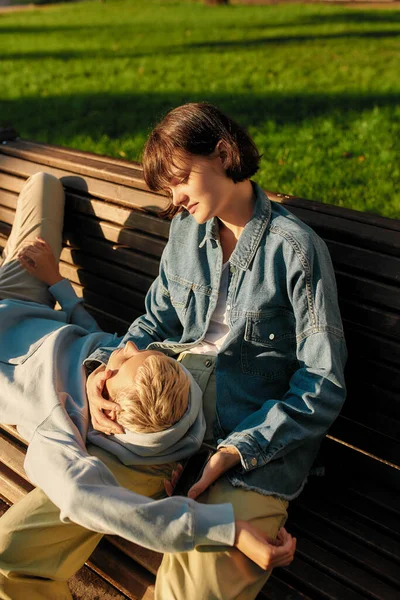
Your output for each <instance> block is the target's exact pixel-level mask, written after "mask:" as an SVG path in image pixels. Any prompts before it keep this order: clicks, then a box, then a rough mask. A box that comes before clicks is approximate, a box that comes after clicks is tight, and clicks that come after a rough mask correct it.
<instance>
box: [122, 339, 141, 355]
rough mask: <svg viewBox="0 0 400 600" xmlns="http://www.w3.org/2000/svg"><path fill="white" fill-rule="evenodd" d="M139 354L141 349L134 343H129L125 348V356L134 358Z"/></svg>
mask: <svg viewBox="0 0 400 600" xmlns="http://www.w3.org/2000/svg"><path fill="white" fill-rule="evenodd" d="M138 352H140V350H139V348H138V347H137V346H136V344H134V343H133V342H131V341H129V342H126V344H125V346H124V354H125V355H126V356H133V355H134V354H137V353H138Z"/></svg>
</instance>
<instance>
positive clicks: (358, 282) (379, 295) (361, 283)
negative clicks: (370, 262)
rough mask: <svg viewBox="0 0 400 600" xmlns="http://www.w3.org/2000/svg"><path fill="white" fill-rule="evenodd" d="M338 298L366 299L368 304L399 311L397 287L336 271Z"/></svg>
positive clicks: (399, 298) (399, 299)
mask: <svg viewBox="0 0 400 600" xmlns="http://www.w3.org/2000/svg"><path fill="white" fill-rule="evenodd" d="M336 282H337V287H338V293H339V296H343V295H346V296H352V297H353V298H354V299H355V298H358V297H360V298H362V299H363V300H364V299H365V298H368V302H371V304H375V305H377V306H379V307H383V308H385V309H389V310H394V311H396V310H399V309H400V293H399V286H395V285H389V284H387V283H381V282H377V281H374V280H372V279H367V278H366V277H360V276H358V275H354V274H352V275H349V274H347V273H343V272H341V271H338V270H337V271H336Z"/></svg>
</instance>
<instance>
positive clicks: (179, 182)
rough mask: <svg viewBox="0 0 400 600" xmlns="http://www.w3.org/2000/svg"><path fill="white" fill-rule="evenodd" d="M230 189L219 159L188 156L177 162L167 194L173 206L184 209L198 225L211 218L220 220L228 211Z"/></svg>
mask: <svg viewBox="0 0 400 600" xmlns="http://www.w3.org/2000/svg"><path fill="white" fill-rule="evenodd" d="M234 185H235V184H234V182H233V181H232V179H230V178H229V177H227V175H226V172H225V169H224V167H223V164H222V161H221V158H220V157H219V156H215V157H203V156H190V157H188V158H187V160H181V161H177V169H176V173H175V176H174V177H173V179H172V180H171V182H170V185H169V188H168V190H167V191H168V192H170V194H171V196H172V202H173V204H174V206H182V207H183V208H185V209H186V210H187V211H189V212H190V214H191V215H192V216H193V218H194V219H196V221H197V223H199V224H200V223H205V222H206V221H208V220H209V219H211V218H212V217H220V218H221V219H223V218H224V214H225V213H226V212H227V211H229V210H230V207H229V205H230V200H231V197H232V191H233V186H234Z"/></svg>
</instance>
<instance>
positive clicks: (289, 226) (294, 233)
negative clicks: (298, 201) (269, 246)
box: [268, 200, 325, 253]
mask: <svg viewBox="0 0 400 600" xmlns="http://www.w3.org/2000/svg"><path fill="white" fill-rule="evenodd" d="M268 229H269V232H270V233H271V234H272V235H274V236H277V238H278V239H280V241H281V243H283V244H290V245H291V246H292V247H294V248H295V247H298V248H299V249H301V250H302V251H303V252H305V253H309V252H313V250H315V248H321V247H325V242H324V241H323V240H322V239H321V238H320V236H319V235H318V234H317V233H316V232H315V231H314V230H313V229H312V228H311V227H310V226H309V225H307V224H306V223H304V222H303V221H302V220H301V219H299V218H298V217H297V216H296V215H294V214H293V213H292V212H291V211H290V210H288V209H287V208H286V207H285V206H283V205H282V204H280V203H279V202H274V201H273V200H271V219H270V222H269V227H268Z"/></svg>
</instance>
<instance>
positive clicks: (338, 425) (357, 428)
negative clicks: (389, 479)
mask: <svg viewBox="0 0 400 600" xmlns="http://www.w3.org/2000/svg"><path fill="white" fill-rule="evenodd" d="M329 435H331V436H333V437H334V438H338V439H339V440H342V441H344V442H347V443H349V444H351V445H352V446H356V447H357V448H360V449H361V450H363V451H366V452H368V453H371V454H373V455H374V456H377V457H378V458H381V459H382V460H384V461H388V462H389V463H391V464H392V465H396V466H397V468H399V469H400V464H399V463H400V460H399V459H400V443H399V442H398V441H396V440H395V439H393V438H392V437H389V436H388V435H385V434H383V433H381V432H377V431H374V430H373V429H372V428H370V427H367V426H365V425H362V424H361V423H358V422H356V421H355V420H354V419H352V420H350V419H347V418H346V417H345V416H344V415H343V414H342V415H340V416H339V417H338V418H337V419H336V421H335V422H334V423H333V425H332V426H331V428H330V429H329Z"/></svg>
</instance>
